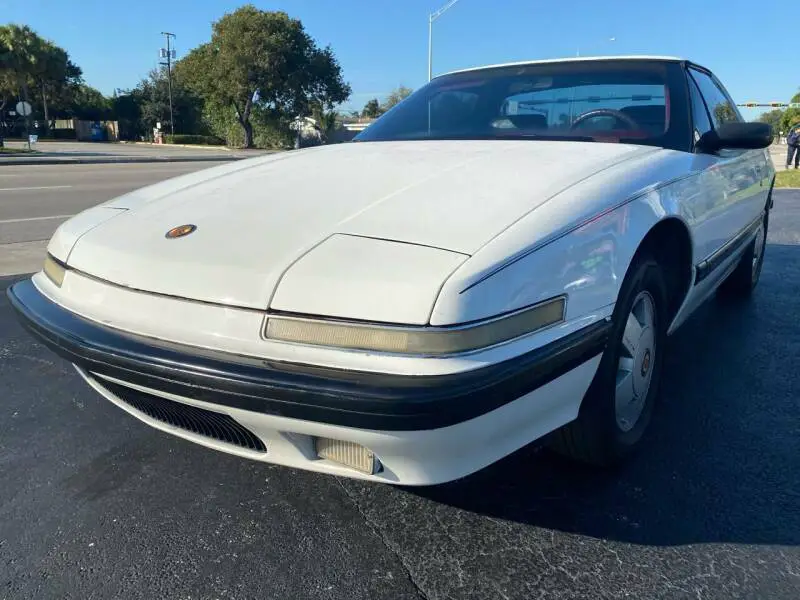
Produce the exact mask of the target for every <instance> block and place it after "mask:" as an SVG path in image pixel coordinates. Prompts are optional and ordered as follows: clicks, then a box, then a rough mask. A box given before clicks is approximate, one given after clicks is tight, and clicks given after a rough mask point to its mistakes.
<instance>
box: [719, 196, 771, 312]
mask: <svg viewBox="0 0 800 600" xmlns="http://www.w3.org/2000/svg"><path fill="white" fill-rule="evenodd" d="M768 231H769V210H766V211H765V212H764V221H763V232H764V235H762V236H760V238H759V236H756V239H754V240H753V241H752V242H751V243H750V245H749V246H748V247H747V250H745V251H744V254H742V257H741V258H740V259H739V264H738V265H737V267H736V269H735V270H734V271H733V272H732V273H731V274H730V275H728V277H727V278H726V279H725V281H723V282H722V283H721V284H720V286H719V288H717V295H718V296H719V297H720V298H722V299H728V298H746V297H747V296H749V295H750V294H752V293H753V290H754V289H756V286H757V285H758V280H759V278H760V277H761V268H762V267H763V266H764V251H765V250H766V247H767V232H768ZM757 246H758V250H759V252H758V254H756V249H757ZM754 259H755V260H756V262H755V263H754Z"/></svg>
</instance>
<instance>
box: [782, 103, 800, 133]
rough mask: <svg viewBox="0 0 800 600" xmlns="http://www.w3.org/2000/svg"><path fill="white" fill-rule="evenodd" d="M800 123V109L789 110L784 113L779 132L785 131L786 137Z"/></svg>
mask: <svg viewBox="0 0 800 600" xmlns="http://www.w3.org/2000/svg"><path fill="white" fill-rule="evenodd" d="M798 123H800V108H787V109H786V110H785V111H783V116H782V117H781V122H780V129H779V131H783V134H784V135H786V133H787V132H788V131H789V129H791V127H792V126H794V125H797V124H798Z"/></svg>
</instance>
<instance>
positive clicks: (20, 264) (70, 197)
mask: <svg viewBox="0 0 800 600" xmlns="http://www.w3.org/2000/svg"><path fill="white" fill-rule="evenodd" d="M216 164H222V163H215V162H199V163H184V162H181V163H146V164H120V165H35V166H33V165H31V166H13V165H10V166H3V167H0V275H13V274H16V273H25V272H28V271H32V270H35V269H38V266H39V265H40V264H41V261H42V258H43V256H44V249H45V247H46V244H47V240H48V239H49V238H50V236H51V235H52V234H53V232H54V231H55V230H56V228H57V227H58V226H59V225H60V224H61V223H62V222H63V221H64V220H65V219H67V218H68V217H69V216H71V215H74V214H76V213H78V212H80V211H82V210H84V209H86V208H89V207H91V206H94V205H95V204H98V203H100V202H104V201H105V200H109V199H111V198H114V197H115V196H118V195H120V194H123V193H126V192H129V191H131V190H134V189H137V188H140V187H142V186H145V185H148V184H150V183H155V182H156V181H161V180H163V179H167V178H169V177H175V176H178V175H182V174H184V173H190V172H192V171H197V170H198V169H204V168H208V167H211V166H214V165H216Z"/></svg>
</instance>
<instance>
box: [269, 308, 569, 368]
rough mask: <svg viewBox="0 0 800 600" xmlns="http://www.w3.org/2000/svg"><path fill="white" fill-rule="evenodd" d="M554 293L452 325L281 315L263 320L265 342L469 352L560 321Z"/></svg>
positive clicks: (403, 351)
mask: <svg viewBox="0 0 800 600" xmlns="http://www.w3.org/2000/svg"><path fill="white" fill-rule="evenodd" d="M565 308H566V298H565V297H564V296H560V297H558V298H553V299H551V300H547V301H545V302H542V303H540V304H536V305H535V306H531V307H528V308H525V309H523V310H520V311H516V312H513V313H509V314H507V315H503V316H500V317H495V318H493V319H488V320H485V321H478V322H475V323H471V324H467V325H461V326H455V327H402V326H390V325H387V326H381V325H369V324H361V323H347V322H342V321H326V320H319V319H307V318H296V317H284V316H270V317H268V318H267V323H266V327H265V336H266V338H267V339H270V340H278V341H283V342H294V343H298V344H310V345H313V346H330V347H336V348H347V349H353V350H373V351H376V352H392V353H399V354H416V355H443V354H457V353H459V352H469V351H472V350H479V349H481V348H487V347H489V346H494V345H496V344H500V343H502V342H507V341H509V340H512V339H514V338H518V337H521V336H523V335H527V334H529V333H533V332H534V331H539V330H541V329H544V328H545V327H549V326H550V325H555V324H556V323H560V322H562V321H563V320H564V315H565Z"/></svg>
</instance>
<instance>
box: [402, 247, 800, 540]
mask: <svg viewBox="0 0 800 600" xmlns="http://www.w3.org/2000/svg"><path fill="white" fill-rule="evenodd" d="M798 290H800V246H798V245H780V244H769V245H768V247H767V254H766V260H765V264H764V269H763V272H762V276H761V281H760V283H759V287H758V288H757V289H756V292H755V294H754V296H753V297H752V298H751V299H750V300H746V301H743V302H723V301H720V300H718V299H715V298H712V299H711V300H710V301H709V302H708V303H707V304H706V305H705V306H703V307H702V308H701V309H700V310H699V311H698V312H697V313H696V314H695V315H694V316H693V317H692V318H691V319H690V320H689V321H688V322H687V323H686V324H685V325H684V326H683V327H682V328H681V329H680V330H679V331H678V332H677V333H676V334H675V336H673V338H672V339H671V340H670V347H669V348H668V351H669V354H668V357H667V358H666V364H665V376H664V381H663V384H662V394H661V398H660V404H659V405H658V407H657V409H656V410H657V412H656V415H655V417H654V421H653V424H652V426H651V431H650V435H649V439H647V441H646V443H645V445H644V447H643V449H642V452H641V453H640V454H638V455H637V456H636V457H635V458H633V459H632V460H631V461H629V462H628V463H627V464H625V465H624V466H622V467H620V468H618V469H616V470H614V471H605V472H602V471H594V470H591V469H590V468H588V467H581V466H578V465H576V464H575V463H572V462H570V461H567V460H565V459H561V458H559V457H557V456H555V455H554V454H552V453H550V452H549V451H547V450H544V449H541V450H540V449H539V448H531V447H529V448H526V449H523V450H521V451H519V452H517V453H516V454H514V455H512V456H510V457H508V458H507V459H506V460H504V461H500V462H499V463H497V464H496V465H493V466H491V467H489V468H487V469H484V470H483V471H481V472H479V473H477V474H475V475H473V476H471V477H468V478H465V479H463V480H460V481H457V482H454V483H451V484H447V485H442V486H437V487H433V488H421V489H412V490H409V491H410V492H412V493H414V494H420V495H422V496H425V497H427V498H429V499H431V500H435V501H437V502H440V503H444V504H448V505H451V506H455V507H458V508H461V509H464V510H468V511H471V512H474V513H478V514H482V515H487V516H491V517H496V518H501V519H507V520H510V521H515V522H520V523H526V524H530V525H535V526H538V527H543V528H549V529H555V530H560V531H565V532H572V533H578V534H582V535H589V536H593V537H596V538H603V539H611V540H620V541H625V542H632V543H638V544H650V545H677V544H690V543H713V542H727V543H747V544H782V545H800V478H799V477H798V473H800V425H799V423H800V419H798V408H800V319H798V316H800V294H798Z"/></svg>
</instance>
